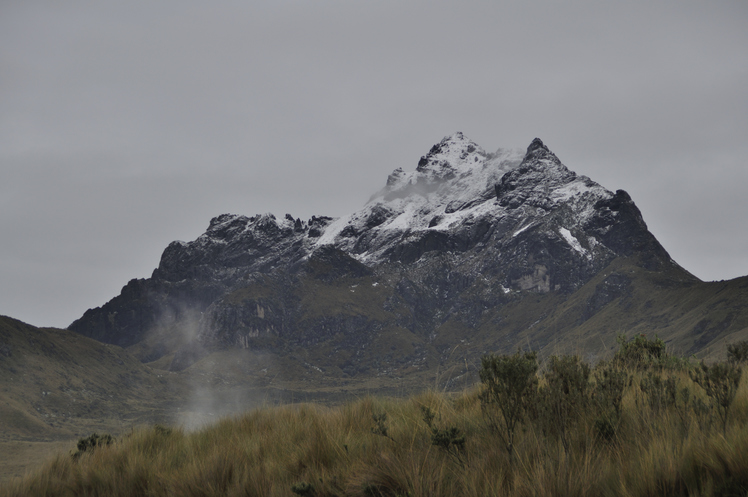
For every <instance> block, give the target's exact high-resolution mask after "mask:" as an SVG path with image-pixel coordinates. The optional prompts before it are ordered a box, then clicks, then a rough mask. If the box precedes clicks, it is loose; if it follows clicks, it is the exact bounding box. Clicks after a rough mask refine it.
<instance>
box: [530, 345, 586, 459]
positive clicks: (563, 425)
mask: <svg viewBox="0 0 748 497" xmlns="http://www.w3.org/2000/svg"><path fill="white" fill-rule="evenodd" d="M543 378H544V379H545V385H543V386H542V387H541V388H540V389H539V390H538V396H537V400H538V402H537V407H536V409H537V416H538V420H539V421H540V425H541V427H542V429H543V433H546V434H549V435H552V436H554V437H556V438H558V439H559V440H561V443H562V445H563V446H564V451H566V453H567V454H568V453H569V431H570V429H571V428H572V426H573V425H574V424H575V423H576V422H577V421H578V420H579V419H580V417H581V416H582V415H583V413H584V412H585V410H586V409H587V406H588V405H589V401H590V391H589V390H590V389H589V378H590V367H589V366H588V365H587V364H586V363H584V362H582V361H581V360H580V359H579V357H577V356H564V357H560V358H559V357H557V356H552V357H551V359H550V363H549V365H548V370H547V371H546V372H545V374H544V375H543Z"/></svg>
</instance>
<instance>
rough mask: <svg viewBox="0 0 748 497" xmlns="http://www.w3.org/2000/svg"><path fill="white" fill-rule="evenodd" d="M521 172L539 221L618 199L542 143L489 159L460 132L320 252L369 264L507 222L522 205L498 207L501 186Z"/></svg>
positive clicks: (337, 229) (334, 228) (392, 179)
mask: <svg viewBox="0 0 748 497" xmlns="http://www.w3.org/2000/svg"><path fill="white" fill-rule="evenodd" d="M520 166H521V167H522V168H523V171H521V172H522V174H521V177H518V178H517V180H516V182H515V183H516V184H512V185H510V187H509V188H511V189H515V188H520V187H522V189H523V191H525V190H526V192H527V195H525V197H527V198H524V197H521V198H520V201H521V202H522V203H523V204H528V205H534V206H536V207H540V209H539V210H538V209H535V210H534V211H533V213H532V214H541V215H542V214H543V210H550V208H551V207H552V206H553V205H558V204H560V203H568V204H569V205H570V207H571V210H572V211H574V212H575V213H576V214H582V218H584V214H589V212H582V211H584V210H587V211H589V210H590V209H591V205H590V202H591V201H592V203H594V201H595V200H599V199H600V198H610V197H611V195H612V194H611V193H610V192H609V191H607V190H605V189H604V188H602V187H601V186H600V185H598V184H597V183H594V182H592V181H591V180H589V178H586V177H585V176H577V175H576V174H575V173H573V172H571V171H569V170H568V169H567V168H566V167H565V166H563V164H561V162H560V161H559V160H558V159H557V158H556V156H555V155H553V153H552V152H550V151H549V150H548V148H547V147H545V145H543V142H542V141H540V140H539V139H535V141H533V142H532V144H531V145H530V146H529V147H528V149H527V151H524V150H521V149H516V148H515V149H503V148H500V149H498V150H497V151H496V152H494V153H487V152H486V151H485V150H484V149H483V148H482V147H480V146H479V145H478V144H476V143H475V142H473V141H472V140H470V139H469V138H467V137H466V136H465V135H464V134H462V133H460V132H457V133H454V134H453V135H450V136H447V137H445V138H444V139H442V140H441V141H440V142H439V143H437V144H436V145H434V146H433V147H432V148H431V150H430V151H429V152H428V154H426V155H425V156H423V157H421V159H420V160H419V162H418V165H417V167H416V169H415V170H414V171H407V172H406V171H403V170H402V169H401V168H398V169H396V170H395V171H393V172H392V174H390V176H389V177H388V178H387V182H386V185H385V186H384V188H382V189H381V190H380V191H379V192H378V193H376V194H375V195H374V196H373V197H372V198H371V199H370V200H369V202H368V203H367V204H366V205H365V206H364V207H363V209H361V210H360V211H358V212H354V213H353V214H350V215H348V216H345V217H342V218H339V219H337V220H335V221H334V222H333V223H331V224H330V225H329V226H328V227H327V228H326V230H325V231H324V233H323V234H322V236H321V237H320V238H319V239H318V240H317V242H316V246H322V245H328V244H332V245H334V246H336V247H337V248H339V249H341V250H343V251H345V252H347V253H349V254H351V255H353V256H355V257H357V258H359V259H361V260H362V261H364V262H374V261H376V260H378V259H379V258H380V256H382V255H384V253H385V252H386V251H387V248H388V247H391V246H392V243H395V242H397V241H399V240H402V238H403V237H407V236H409V235H415V234H416V233H417V232H424V231H428V230H433V231H450V230H453V229H455V228H457V227H460V226H464V225H465V224H466V223H467V224H470V223H472V222H474V221H475V220H478V219H480V218H483V217H485V216H492V217H494V218H500V217H502V216H503V215H504V214H505V213H506V211H507V209H512V208H515V207H516V206H513V205H508V206H507V205H501V204H500V202H498V201H497V194H498V190H497V188H498V186H497V185H499V183H500V182H501V180H502V178H503V177H504V175H505V174H506V173H508V172H510V171H515V170H517V169H518V168H520ZM593 197H594V198H593ZM525 201H527V202H525ZM523 207H524V208H526V207H527V205H523ZM528 214H529V213H528ZM582 218H580V219H577V222H580V221H583V219H582ZM518 228H519V227H518ZM570 228H571V226H570ZM362 238H363V239H365V240H362Z"/></svg>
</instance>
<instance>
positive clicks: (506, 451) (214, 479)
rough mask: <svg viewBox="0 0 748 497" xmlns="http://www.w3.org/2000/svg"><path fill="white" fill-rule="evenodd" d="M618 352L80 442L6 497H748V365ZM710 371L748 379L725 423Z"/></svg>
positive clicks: (529, 361) (513, 361) (493, 368)
mask: <svg viewBox="0 0 748 497" xmlns="http://www.w3.org/2000/svg"><path fill="white" fill-rule="evenodd" d="M621 345H622V346H621V347H620V349H619V352H618V354H617V355H616V356H615V357H614V358H613V360H611V361H609V362H606V363H601V364H598V365H596V366H595V367H594V368H592V369H590V368H589V366H588V365H587V364H585V363H584V362H582V361H580V360H579V359H578V358H576V357H573V356H563V357H556V358H554V359H551V360H549V361H548V363H547V364H544V365H542V366H541V367H540V368H539V369H537V370H536V365H534V361H535V356H534V354H520V353H517V354H515V355H513V356H490V355H489V356H486V358H485V360H484V362H483V368H482V375H481V377H482V379H483V380H484V381H483V384H482V385H481V386H480V388H478V389H475V390H473V391H469V392H465V393H463V394H460V395H454V396H452V395H448V394H443V393H435V392H428V393H424V394H420V395H416V396H413V397H411V398H409V399H405V400H390V399H381V398H380V399H377V398H371V397H366V398H363V399H360V400H358V401H356V402H352V403H349V404H346V405H344V406H342V407H336V408H326V407H322V406H319V405H310V404H303V405H288V406H282V407H272V408H271V407H267V408H261V409H256V410H253V411H251V412H248V413H247V414H245V415H243V416H241V417H237V418H233V419H225V420H223V421H221V422H219V423H217V424H215V425H213V426H210V427H208V428H204V429H201V430H199V431H195V432H185V431H184V430H182V429H178V428H168V427H164V426H160V425H156V426H153V427H150V428H144V429H140V430H137V431H133V432H132V433H131V434H129V435H126V436H124V437H121V438H119V439H118V440H117V441H116V442H115V443H113V444H111V445H104V446H97V445H95V444H93V445H91V444H86V443H84V444H82V445H83V446H84V450H82V451H81V449H80V447H79V454H78V455H76V456H74V457H73V456H71V455H68V454H62V455H59V456H58V457H57V458H56V459H54V460H52V461H50V462H49V463H48V464H47V465H46V466H45V467H44V468H42V469H41V470H39V471H38V472H37V473H35V474H31V475H29V476H28V477H26V478H25V479H23V480H19V481H16V482H14V483H13V484H11V485H9V486H6V487H5V488H4V489H2V490H0V495H3V496H17V495H115V496H116V495H152V496H159V495H165V496H166V495H204V496H208V495H258V496H273V495H294V494H296V495H308V496H343V495H353V496H406V495H407V496H453V495H468V496H484V495H499V494H500V495H521V496H524V495H528V496H529V495H549V496H550V495H590V496H597V495H626V496H639V495H642V496H645V495H646V496H650V495H684V496H685V495H704V496H707V495H715V496H727V495H745V494H746V493H748V385H747V384H746V378H745V376H746V375H741V374H740V373H739V371H740V365H739V364H737V360H733V361H731V362H730V363H724V364H722V365H720V366H719V368H720V369H724V370H725V371H729V372H731V374H728V375H721V373H714V374H710V373H709V371H708V369H709V367H707V369H705V368H704V367H702V365H700V364H699V365H697V364H690V363H689V362H688V361H684V360H676V359H675V358H673V357H671V356H669V355H668V354H667V353H666V352H665V351H664V347H661V345H663V344H662V342H661V341H659V340H657V339H655V340H648V339H646V338H644V337H637V338H636V339H634V340H633V341H630V342H626V341H623V340H622V341H621ZM515 366H516V367H515ZM711 367H713V366H711ZM704 375H706V376H708V377H709V378H711V380H710V381H712V382H713V383H714V384H723V383H720V382H722V381H723V380H722V379H721V378H723V376H724V378H726V379H727V383H724V385H727V387H728V390H729V385H731V384H732V383H731V382H732V381H733V379H734V378H735V377H736V376H737V377H738V378H739V383H738V387H737V389H735V391H734V394H735V395H734V397H731V398H730V400H729V412H728V413H727V415H726V416H723V413H722V411H721V410H720V407H719V406H720V405H722V404H723V403H724V402H725V398H724V397H720V396H719V395H718V394H716V393H715V392H717V391H722V390H720V389H719V388H717V389H716V390H714V391H712V392H711V393H710V390H709V388H703V387H704V385H706V384H707V383H706V382H705V379H704V378H705V376H704ZM694 380H695V381H694ZM518 385H521V386H522V388H516V387H517V386H518ZM508 410H511V412H512V413H513V414H512V415H511V416H508V415H507V412H508ZM723 421H724V424H723ZM510 424H511V430H512V438H511V444H510V445H511V446H509V445H508V444H507V437H506V436H505V434H506V433H507V432H506V429H507V428H509V425H510ZM97 439H98V438H97ZM90 445H91V447H90V448H89V446H90Z"/></svg>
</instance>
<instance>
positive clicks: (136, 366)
mask: <svg viewBox="0 0 748 497" xmlns="http://www.w3.org/2000/svg"><path fill="white" fill-rule="evenodd" d="M166 381H167V380H166V378H164V375H163V374H162V373H155V372H153V371H151V370H150V368H148V367H147V366H144V365H143V364H141V363H140V362H139V361H138V360H137V359H135V358H134V357H133V356H131V355H130V354H128V353H127V352H125V351H124V350H123V349H121V348H119V347H114V346H111V345H106V344H102V343H100V342H97V341H95V340H91V339H89V338H86V337H84V336H81V335H80V334H78V333H73V332H70V331H67V330H58V329H52V328H36V327H34V326H31V325H28V324H25V323H22V322H21V321H17V320H15V319H12V318H9V317H5V316H0V387H2V391H0V420H2V423H0V440H7V439H18V438H21V439H25V438H30V439H35V440H39V439H48V440H49V439H65V438H69V437H72V436H76V435H78V436H82V435H87V434H88V433H87V432H86V431H87V430H102V429H106V430H112V429H117V428H119V427H120V426H122V425H123V424H124V423H127V424H131V423H133V422H137V421H138V420H156V419H160V418H159V417H160V416H161V417H163V414H164V409H163V408H165V407H166V405H165V404H166V403H168V399H170V398H171V395H170V394H169V387H167V385H166ZM172 387H174V385H172ZM158 404H160V405H158ZM145 413H147V414H145Z"/></svg>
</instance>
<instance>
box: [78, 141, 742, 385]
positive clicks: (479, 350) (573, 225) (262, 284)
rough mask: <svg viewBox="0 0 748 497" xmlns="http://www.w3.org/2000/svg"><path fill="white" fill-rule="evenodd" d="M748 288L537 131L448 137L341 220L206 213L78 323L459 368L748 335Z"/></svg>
mask: <svg viewBox="0 0 748 497" xmlns="http://www.w3.org/2000/svg"><path fill="white" fill-rule="evenodd" d="M746 302H748V278H739V279H736V280H731V281H728V282H713V283H707V282H702V281H700V280H698V279H697V278H695V277H694V276H693V275H691V274H690V273H688V272H687V271H686V270H684V269H683V268H681V267H680V266H679V265H678V264H677V263H675V262H674V261H673V260H672V259H671V258H670V256H669V255H668V253H667V251H666V250H665V249H664V248H663V247H662V246H661V245H660V243H659V242H658V241H657V239H656V238H655V237H654V236H653V235H652V234H651V233H650V232H649V231H648V229H647V226H646V224H645V222H644V220H643V218H642V215H641V213H640V211H639V209H638V208H637V207H636V205H635V204H634V202H633V201H632V199H631V197H630V196H629V195H628V194H627V193H626V192H625V191H623V190H618V191H616V192H611V191H609V190H607V189H605V188H603V187H602V186H600V185H599V184H597V183H595V182H594V181H592V180H591V179H590V178H587V177H586V176H580V175H577V174H576V173H574V172H573V171H571V170H569V169H568V168H567V167H566V166H564V165H563V164H562V163H561V161H560V160H559V159H558V158H557V157H556V155H554V154H553V152H551V151H550V150H549V149H548V147H546V146H545V145H544V144H543V142H542V141H541V140H539V139H537V138H536V139H535V140H533V141H532V143H531V144H530V145H529V147H528V148H527V150H526V151H522V150H510V149H499V150H498V151H496V152H493V153H488V152H486V151H485V150H483V149H482V148H481V147H480V146H478V145H477V144H475V143H474V142H472V141H470V140H469V139H467V138H466V137H465V136H464V135H463V134H462V133H456V134H454V135H451V136H448V137H446V138H444V139H443V140H442V141H441V142H440V143H438V144H436V145H434V147H432V149H431V150H430V151H429V152H428V154H426V155H425V156H423V157H422V158H421V159H420V161H419V162H418V165H417V167H416V169H415V170H414V171H407V172H406V171H403V170H402V169H396V170H395V171H394V172H393V173H392V174H391V175H390V176H389V177H388V178H387V181H386V184H385V186H384V187H383V188H382V189H381V190H380V191H379V192H378V193H376V194H375V195H374V196H373V197H372V198H371V199H370V200H369V202H368V203H366V205H365V206H364V207H363V208H362V209H361V210H359V211H357V212H354V213H352V214H350V215H348V216H345V217H341V218H337V219H333V218H330V217H324V216H320V217H316V216H315V217H312V218H311V219H309V220H307V221H304V220H301V219H298V218H294V217H292V216H291V215H286V216H285V217H284V218H281V219H278V218H276V217H275V216H273V215H271V214H263V215H257V216H253V217H246V216H241V215H231V214H223V215H220V216H218V217H216V218H214V219H212V220H211V221H210V225H209V226H208V229H207V231H206V232H205V233H204V234H203V235H201V236H200V237H198V238H197V239H196V240H194V241H192V242H179V241H177V242H173V243H171V244H170V245H169V246H168V247H167V248H166V250H165V251H164V253H163V255H162V257H161V262H160V264H159V266H158V268H156V269H155V270H154V272H153V275H152V276H151V277H150V278H148V279H135V280H132V281H130V282H129V283H128V284H127V285H126V286H125V287H124V288H123V289H122V293H121V294H120V295H119V296H116V297H114V298H113V299H112V300H111V301H109V302H108V303H106V304H105V305H103V306H102V307H100V308H95V309H90V310H88V311H87V312H86V313H85V314H84V315H83V316H82V317H81V318H80V319H78V320H77V321H75V322H74V323H72V324H71V325H70V327H69V329H70V330H73V331H76V332H78V333H82V334H83V335H86V336H89V337H92V338H95V339H97V340H100V341H103V342H106V343H111V344H116V345H120V346H123V347H128V348H130V349H131V350H132V351H133V352H134V353H135V354H136V356H137V357H139V358H140V359H141V360H142V361H143V362H152V361H160V363H159V364H164V365H168V367H169V368H170V369H172V370H181V369H184V368H188V367H190V366H191V365H193V364H194V363H195V362H197V361H200V360H201V359H203V358H204V357H206V356H208V355H210V354H211V353H213V352H217V351H225V350H231V349H251V350H258V351H263V353H267V354H273V355H276V356H283V357H292V358H295V359H297V360H298V362H299V364H303V365H304V367H307V368H312V369H314V370H315V371H318V372H320V373H323V374H324V375H326V376H329V377H335V378H350V377H355V376H358V375H368V376H371V375H376V376H390V377H402V376H404V375H407V374H409V373H414V372H419V371H420V372H423V371H435V370H439V368H442V370H444V368H445V367H446V368H449V367H452V368H454V369H455V371H456V373H455V375H456V377H459V373H460V371H463V370H464V372H468V371H469V370H470V369H471V367H474V365H475V364H476V362H477V360H478V358H479V357H480V355H482V354H484V353H486V352H496V351H499V352H501V351H503V352H510V351H514V350H516V349H517V348H518V347H522V348H532V349H535V350H540V351H541V353H548V354H550V353H566V352H572V353H580V354H582V355H584V356H585V358H586V359H592V360H594V359H595V358H602V357H604V356H605V354H607V353H609V351H610V350H612V349H613V347H614V346H615V338H616V336H617V335H618V334H620V333H625V334H628V335H630V334H633V333H647V334H654V333H657V334H658V335H659V336H660V337H662V338H663V339H665V341H666V342H667V343H668V345H669V346H670V347H672V348H674V349H676V351H678V352H680V353H687V354H691V353H696V354H701V355H709V354H711V353H713V352H712V349H714V351H716V348H717V345H720V344H722V343H723V342H724V341H726V340H733V339H735V340H737V339H743V338H746V335H748V311H746V308H745V304H746ZM720 347H721V349H724V346H722V345H720Z"/></svg>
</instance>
